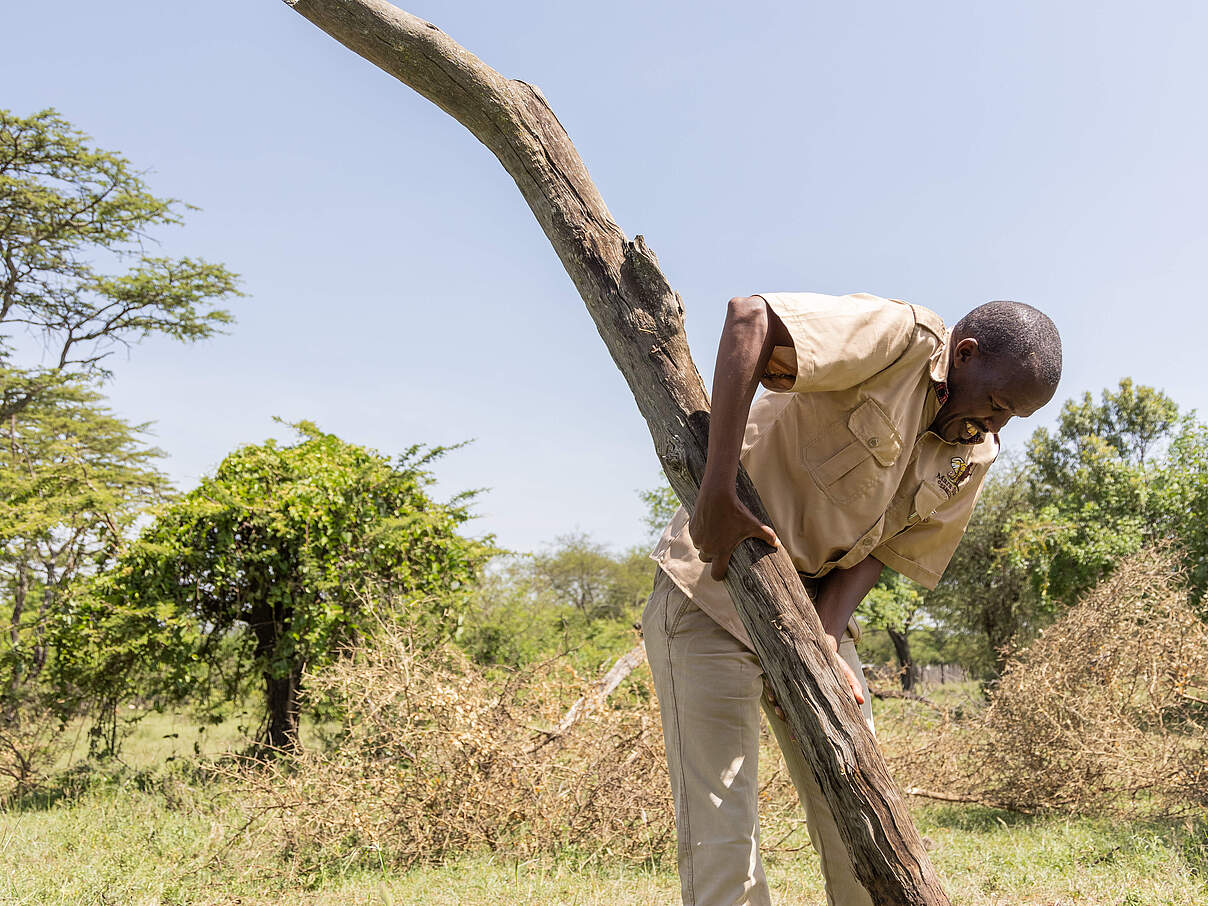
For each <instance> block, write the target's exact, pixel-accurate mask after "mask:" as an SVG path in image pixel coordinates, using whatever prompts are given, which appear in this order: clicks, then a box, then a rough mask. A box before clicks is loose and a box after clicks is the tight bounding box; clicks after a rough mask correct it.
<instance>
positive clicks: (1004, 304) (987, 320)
mask: <svg viewBox="0 0 1208 906" xmlns="http://www.w3.org/2000/svg"><path fill="white" fill-rule="evenodd" d="M952 333H953V334H954V335H955V336H956V337H957V338H960V339H963V338H965V337H972V338H973V339H975V340H977V347H978V349H980V350H981V351H982V352H984V353H986V354H987V355H990V356H999V355H1002V356H1006V357H1008V358H1011V359H1014V360H1015V361H1016V362H1018V363H1019V364H1020V365H1022V366H1023V367H1025V368H1028V369H1029V370H1030V371H1031V372H1032V373H1033V374H1035V375H1036V377H1037V378H1038V379H1039V380H1041V381H1043V382H1044V383H1045V384H1046V385H1047V386H1049V387H1056V386H1057V382H1058V381H1059V380H1061V335H1060V334H1059V333H1057V325H1056V324H1054V323H1053V320H1052V318H1050V317H1049V316H1048V315H1046V314H1045V313H1044V312H1042V311H1040V310H1039V309H1037V308H1033V307H1032V306H1031V305H1027V304H1025V303H1023V302H1011V301H1007V300H998V301H995V302H987V303H986V304H985V305H979V306H977V308H975V309H973V311H971V312H969V313H968V314H967V315H965V316H964V317H963V318H961V319H960V320H959V321H957V322H956V326H955V327H954V328H953V329H952Z"/></svg>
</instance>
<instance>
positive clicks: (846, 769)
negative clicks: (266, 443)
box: [284, 0, 948, 906]
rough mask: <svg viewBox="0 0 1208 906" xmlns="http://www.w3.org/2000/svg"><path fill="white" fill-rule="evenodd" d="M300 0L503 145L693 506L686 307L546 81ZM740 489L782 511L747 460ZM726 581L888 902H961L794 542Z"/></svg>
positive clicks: (749, 560) (697, 413)
mask: <svg viewBox="0 0 1208 906" xmlns="http://www.w3.org/2000/svg"><path fill="white" fill-rule="evenodd" d="M284 2H285V3H286V4H287V5H289V6H291V7H292V8H293V9H294V10H295V11H297V12H298V13H300V14H301V15H303V16H305V17H306V18H307V19H309V20H310V21H311V22H313V23H314V24H315V25H317V26H318V27H319V28H321V29H323V30H324V31H325V32H327V33H328V34H329V35H331V36H332V37H334V38H335V39H336V40H338V41H340V42H341V43H342V44H344V45H345V46H347V47H348V48H349V49H351V50H353V51H354V52H356V53H358V54H360V55H361V56H363V57H365V58H366V59H367V60H369V61H370V62H372V63H374V64H376V65H377V66H379V67H380V68H381V69H383V70H385V71H386V72H388V73H390V74H391V75H393V76H394V77H395V78H397V79H399V80H400V81H402V82H403V83H405V84H407V85H409V86H410V87H411V88H414V89H415V90H416V91H418V92H419V93H420V94H422V95H423V96H424V97H426V98H428V99H429V100H430V101H432V102H433V103H435V104H436V105H437V106H439V107H440V108H441V109H442V110H444V111H446V112H447V113H449V114H450V115H451V116H453V117H454V118H455V119H456V120H457V121H458V122H460V123H461V124H462V125H464V126H465V127H466V128H467V129H469V130H470V132H471V133H473V135H474V136H475V137H476V138H478V140H479V141H481V142H482V143H483V144H484V145H486V146H487V148H489V149H490V150H491V151H492V152H493V153H494V154H495V156H496V157H497V158H498V159H499V161H500V163H502V164H503V166H504V169H506V170H507V172H508V173H509V174H510V175H511V177H512V178H513V179H514V180H515V182H516V185H517V186H518V187H519V189H520V192H521V194H523V196H524V198H525V200H526V201H527V202H528V205H529V207H530V208H531V209H532V211H533V214H534V215H535V216H536V217H537V221H538V222H539V223H540V224H541V227H542V229H543V230H544V231H545V234H546V236H548V237H549V240H550V243H551V244H552V245H553V247H554V250H555V251H556V252H557V254H558V257H559V258H560V259H561V260H562V263H563V265H564V266H565V268H566V271H567V273H568V274H569V275H570V277H571V279H572V280H573V281H574V284H575V286H576V288H577V289H578V290H579V294H580V295H581V296H582V297H583V301H584V302H585V303H586V304H587V308H588V311H589V312H590V313H591V316H592V318H593V319H594V321H595V323H596V327H597V329H598V330H599V332H600V336H601V337H602V338H603V339H604V343H605V344H606V345H607V347H608V350H609V352H610V353H611V354H612V357H613V359H614V361H615V362H616V364H617V367H619V368H620V369H621V372H622V373H623V374H624V376H625V379H626V380H627V381H628V382H629V386H630V389H631V390H632V391H633V394H634V399H635V400H636V401H637V405H638V409H639V410H640V411H641V413H642V415H643V417H644V418H645V419H646V423H647V425H648V427H649V429H650V434H651V437H652V438H653V439H654V445H655V449H656V450H657V452H658V455H659V459H660V460H661V461H662V463H663V467H664V469H665V471H666V473H667V477H668V478H669V479H670V481H671V484H672V486H673V487H674V488H675V491H676V493H677V494H678V495H679V497H680V499H681V500H683V501H684V502H685V504H686V505H687V506H689V507H692V506H693V504H694V503H695V500H696V495H697V491H698V488H699V486H700V479H701V477H702V475H703V473H704V463H705V450H706V448H707V438H708V426H709V416H708V412H709V402H708V396H707V394H706V392H705V387H704V384H703V383H702V381H701V378H700V375H699V374H698V373H697V370H696V367H695V365H694V364H693V362H692V358H691V356H690V355H689V351H688V342H687V338H686V337H685V335H684V330H683V306H682V304H681V301H680V298H679V296H678V295H677V294H676V293H675V292H674V291H673V290H672V288H671V286H670V284H669V283H668V281H667V278H666V277H665V276H664V275H663V273H662V271H661V270H660V269H659V266H658V261H657V260H656V259H655V256H654V254H653V253H652V252H651V251H650V250H649V249H648V248H647V247H646V244H645V243H644V242H643V241H642V237H641V236H638V237H636V238H635V239H634V240H633V241H632V242H631V241H629V240H627V239H626V238H625V235H624V233H622V232H621V229H620V228H619V227H618V226H617V224H616V223H615V222H614V221H613V219H612V216H611V215H610V214H609V213H608V209H607V208H606V207H605V205H604V201H603V199H602V198H601V197H600V194H599V192H598V191H597V190H596V187H595V185H594V184H593V183H592V181H591V178H590V177H589V176H588V174H587V168H586V167H585V166H584V164H583V162H582V160H580V158H579V155H578V153H577V152H576V151H575V148H574V146H573V145H572V144H571V141H570V138H569V137H568V136H567V134H566V132H565V130H564V129H563V128H562V126H561V124H560V123H559V122H558V119H557V117H556V116H554V113H553V111H552V110H551V109H550V107H549V105H548V104H547V103H546V101H545V98H544V97H542V95H541V92H540V91H538V90H537V89H536V88H535V87H533V86H532V85H528V84H526V83H525V82H520V81H516V80H509V79H506V78H504V77H503V76H501V75H500V74H499V73H497V72H496V71H495V70H493V69H491V68H490V67H489V66H487V65H486V64H484V63H483V62H482V61H481V60H479V59H478V58H477V57H475V56H474V55H473V54H471V53H469V52H468V51H467V50H466V49H465V48H463V47H461V46H460V45H459V44H457V43H456V42H455V41H453V40H452V39H451V38H450V37H449V36H448V35H446V34H444V33H443V32H442V31H441V30H440V29H439V28H437V27H436V26H435V25H433V24H431V23H429V22H425V21H424V20H422V19H419V18H417V17H415V16H412V15H411V14H409V13H406V12H403V11H402V10H400V9H398V8H396V7H394V6H392V5H390V4H389V3H386V2H383V0H284ZM739 491H740V495H741V497H742V499H743V501H744V502H745V503H746V504H747V506H749V507H750V508H751V510H752V511H753V512H754V513H755V514H756V515H758V516H759V518H761V519H763V520H765V521H766V520H767V518H768V517H767V513H766V511H765V510H764V508H763V506H762V504H761V503H760V502H759V498H758V496H757V495H756V493H755V489H754V487H753V486H752V485H751V482H750V480H749V478H748V477H747V476H746V474H745V473H743V474H741V475H740V476H739ZM726 586H727V588H728V589H729V590H730V594H731V595H732V596H733V598H734V600H735V603H736V604H737V607H738V611H739V613H740V614H741V616H742V620H743V623H744V624H745V625H746V627H747V630H748V632H749V633H750V635H751V639H752V642H753V643H754V645H755V650H756V652H757V653H758V654H759V657H760V659H761V661H762V663H763V666H764V670H765V672H766V673H767V676H768V679H769V681H770V683H771V686H772V689H773V691H774V692H775V694H776V698H777V700H778V702H779V703H780V704H781V705H782V707H783V708H784V710H785V712H786V714H787V716H788V722H789V725H790V727H791V728H792V729H793V732H794V733H795V734H796V736H797V738H798V739H799V740H803V741H804V743H805V745H804V747H803V748H804V752H805V754H806V756H807V757H808V759H809V761H810V763H811V764H812V765H813V766H814V770H815V773H816V774H817V776H818V778H819V782H820V784H821V787H822V790H823V792H824V793H825V795H826V797H827V800H828V801H829V802H830V803H831V805H832V807H833V808H834V811H835V815H836V818H837V820H838V825H839V830H840V833H841V834H842V836H843V839H844V841H845V842H846V844H847V846H848V849H849V850H850V851H851V853H852V855H853V860H854V863H855V866H856V871H857V874H858V875H859V877H860V880H861V881H862V882H863V883H864V885H865V887H867V888H868V890H869V893H870V894H871V896H872V899H873V901H874V902H875V903H878V904H885V906H890V904H892V906H907V904H909V906H914V904H947V903H948V899H947V897H946V896H945V894H944V892H943V890H942V888H941V887H940V884H939V881H938V879H937V878H936V875H935V871H934V869H933V868H932V866H931V863H930V860H929V859H928V858H927V854H926V852H925V850H924V848H923V843H922V840H921V838H920V837H919V834H918V832H917V831H916V830H915V828H914V825H913V823H912V822H911V820H910V816H909V814H908V812H907V810H906V806H905V804H904V803H903V800H902V798H901V796H900V795H899V794H898V792H897V788H896V787H895V786H894V783H893V781H892V780H891V779H890V777H889V774H888V772H887V770H886V768H885V763H884V761H883V760H882V759H881V757H880V754H879V753H878V751H877V748H876V743H875V741H874V739H873V737H872V734H871V733H870V732H869V731H868V729H867V728H866V727H865V725H864V721H863V719H862V718H861V716H860V712H859V710H858V708H857V707H856V704H855V702H854V701H853V699H852V697H851V693H850V692H849V691H848V690H847V687H846V684H845V683H843V682H842V681H841V680H840V678H839V676H838V674H837V671H836V667H835V663H834V655H833V654H832V653H831V651H830V648H829V644H828V643H827V642H826V641H825V636H824V634H823V630H822V626H821V623H820V622H819V621H818V617H817V614H816V613H815V611H814V608H813V607H812V606H810V605H809V604H808V600H807V598H806V595H805V591H804V589H803V588H802V587H801V582H800V580H799V579H798V577H797V573H796V571H795V570H794V569H793V564H792V562H791V561H790V559H789V557H788V554H786V553H785V552H784V551H782V550H773V549H772V548H770V547H768V546H767V545H765V544H763V543H761V542H757V541H753V540H752V541H747V542H745V543H744V544H742V545H741V546H740V547H739V549H738V550H737V551H736V552H735V555H734V558H733V560H732V561H731V567H730V571H729V575H728V576H727V579H726Z"/></svg>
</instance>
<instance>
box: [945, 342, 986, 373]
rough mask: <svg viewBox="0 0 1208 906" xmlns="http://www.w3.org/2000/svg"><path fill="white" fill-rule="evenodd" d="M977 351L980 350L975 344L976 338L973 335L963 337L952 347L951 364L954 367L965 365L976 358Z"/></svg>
mask: <svg viewBox="0 0 1208 906" xmlns="http://www.w3.org/2000/svg"><path fill="white" fill-rule="evenodd" d="M979 352H981V350H980V348H979V347H978V345H977V340H975V339H973V337H965V338H964V339H963V340H961V341H960V342H959V343H957V344H956V345H955V346H953V347H952V364H953V366H954V367H956V368H959V367H961V366H962V365H967V364H969V362H970V361H972V360H973V359H975V358H977V356H978V353H979Z"/></svg>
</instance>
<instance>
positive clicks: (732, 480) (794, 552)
mask: <svg viewBox="0 0 1208 906" xmlns="http://www.w3.org/2000/svg"><path fill="white" fill-rule="evenodd" d="M1060 376H1061V340H1060V338H1059V336H1058V334H1057V329H1056V327H1054V325H1053V322H1052V321H1051V320H1049V318H1048V317H1047V316H1046V315H1044V314H1042V313H1041V312H1039V311H1037V310H1036V309H1034V308H1032V307H1031V306H1029V305H1024V304H1022V303H1019V302H990V303H987V304H986V305H982V306H979V307H978V308H975V309H974V310H973V311H971V312H969V314H967V315H965V317H963V318H961V319H960V320H959V321H958V322H957V323H956V326H955V327H953V328H952V330H951V331H949V330H947V329H946V328H945V327H944V323H943V321H941V320H940V318H939V317H938V316H937V315H936V314H935V313H933V312H931V311H928V310H927V309H925V308H922V307H920V306H917V305H910V304H907V303H905V302H899V301H897V300H892V299H881V298H878V297H876V296H870V295H865V294H859V295H851V296H824V295H818V294H813V293H767V294H763V295H757V296H751V297H749V298H738V299H731V300H730V305H729V310H728V312H727V315H726V323H725V327H724V328H723V330H722V336H721V342H720V344H719V347H718V351H717V367H716V371H715V374H714V379H713V411H712V416H711V422H710V429H709V449H708V458H707V460H706V464H705V475H704V479H703V481H702V482H701V489H700V496H699V498H698V500H697V505H696V512H695V513H694V514H693V516H692V518H691V520H689V518H688V515H687V513H686V511H685V510H684V509H682V508H681V509H680V511H679V512H678V513H677V514H676V515H675V517H674V518H673V519H672V520H671V524H670V525H668V526H667V529H666V530H665V531H664V533H663V537H662V539H661V540H660V541H659V544H658V546H657V547H656V548H655V551H654V553H653V555H652V556H653V557H654V559H655V560H657V561H658V564H659V567H660V569H659V571H658V574H657V577H656V579H655V583H654V591H653V593H652V594H651V597H650V601H649V603H648V604H647V606H646V610H645V612H644V613H643V615H642V628H643V631H644V634H645V639H646V651H647V655H648V657H649V660H650V669H651V671H652V673H653V674H654V681H655V689H656V691H657V693H658V699H659V707H660V710H661V712H662V718H663V737H664V741H665V742H666V748H667V766H668V768H669V771H670V775H671V786H672V793H673V795H674V799H675V822H676V831H677V835H678V839H679V847H678V861H679V872H680V883H681V888H682V892H683V901H684V904H685V906H742V904H749V906H768V904H769V903H770V899H769V895H768V886H767V882H766V881H765V879H764V874H763V866H762V864H761V861H760V856H759V825H758V816H757V794H758V784H757V779H756V761H757V758H758V751H759V707H760V704H761V702H762V705H763V708H764V710H765V712H766V713H767V716H768V722H769V723H770V725H771V727H772V730H773V732H774V733H775V735H776V739H777V741H778V742H779V744H780V748H781V750H782V751H783V752H784V756H785V760H786V762H787V763H788V768H789V772H790V774H791V775H792V778H793V783H794V784H795V785H796V787H797V792H798V795H799V796H800V798H801V803H802V805H803V806H804V807H805V811H806V819H807V825H808V827H809V833H810V839H811V840H812V841H813V844H814V848H815V850H816V851H817V852H818V854H819V856H820V858H821V860H822V873H823V876H824V878H825V880H826V889H827V899H828V902H829V903H830V904H831V906H870V904H871V902H872V901H871V899H870V898H869V896H868V893H867V891H865V890H864V888H863V886H862V885H861V884H860V882H859V881H858V880H857V878H856V875H855V872H854V870H853V868H852V864H851V861H850V859H849V857H848V854H847V849H846V847H845V846H844V844H843V841H842V839H841V838H840V836H839V831H838V828H837V827H836V825H835V821H834V818H833V817H832V815H831V812H830V807H829V806H828V804H827V802H826V800H825V798H824V797H823V795H822V792H821V790H820V789H819V787H818V784H817V781H816V780H815V779H814V775H813V772H812V769H811V768H810V766H809V764H808V763H807V762H806V761H805V760H804V759H803V758H802V757H801V755H800V752H799V751H798V748H797V745H796V744H795V743H794V742H792V741H791V740H790V738H789V730H788V726H787V724H785V722H784V720H783V712H780V713H778V711H779V709H778V708H777V707H776V703H775V702H774V701H773V700H771V699H770V697H769V696H768V695H767V694H766V693H765V690H764V683H763V671H762V668H761V667H760V664H759V659H758V658H757V657H756V655H755V652H754V650H753V649H752V646H751V642H750V639H749V638H748V636H747V632H746V629H745V628H744V627H743V625H742V622H741V620H740V619H739V617H738V612H737V610H736V609H735V607H734V603H733V602H732V601H731V600H730V595H729V593H728V592H727V591H726V589H725V586H724V585H722V584H721V582H720V580H721V579H722V577H723V576H724V575H725V573H726V569H727V566H728V564H729V560H730V555H731V553H732V552H733V550H734V548H735V546H736V545H737V544H738V543H739V542H741V541H742V540H743V539H745V538H750V537H756V538H762V539H763V540H764V541H767V542H768V543H770V544H774V545H783V546H784V547H785V548H786V549H787V551H788V553H789V555H790V556H791V557H792V560H793V564H794V566H795V567H796V568H797V570H798V572H799V574H800V575H801V579H802V582H803V583H804V584H805V588H806V591H807V592H808V593H809V596H810V599H811V600H812V601H813V603H814V606H815V607H816V608H817V610H818V616H819V617H820V618H821V621H822V626H823V628H824V629H825V630H826V634H827V635H828V636H829V638H830V641H831V646H832V648H833V649H834V651H835V652H836V665H837V666H838V667H839V669H840V670H841V671H842V672H843V674H844V675H845V676H846V678H847V681H848V684H849V685H850V686H851V689H852V693H853V695H854V696H855V698H856V701H857V702H859V703H860V706H861V710H862V712H863V714H864V718H865V720H866V721H867V722H868V724H869V727H870V728H871V727H872V710H871V708H870V706H869V701H868V699H869V694H868V687H867V684H866V683H865V681H864V676H863V673H862V671H861V670H860V661H859V657H858V656H857V654H856V648H855V643H856V641H857V640H858V639H859V636H860V630H859V627H858V626H857V625H856V623H855V620H854V619H853V618H852V614H853V612H854V611H855V609H856V606H857V605H858V604H859V603H860V601H861V600H862V599H863V598H864V596H865V595H866V594H867V593H868V591H869V590H870V589H871V588H872V587H873V585H874V584H876V581H877V579H878V577H879V576H880V574H881V570H882V568H883V567H884V566H888V567H890V568H891V569H895V570H897V571H898V572H899V573H901V574H902V575H904V576H907V577H909V578H911V579H914V580H915V581H916V582H919V583H920V584H922V585H924V586H926V587H927V588H934V587H935V585H936V583H937V582H938V581H939V578H940V576H941V574H942V573H943V571H944V569H945V567H946V566H947V565H948V561H949V559H951V557H952V553H953V551H954V550H955V548H956V545H957V542H958V541H960V538H961V535H962V534H963V533H964V530H965V526H966V524H967V523H968V521H969V516H970V514H971V512H972V510H973V504H974V501H976V499H977V495H978V493H979V492H980V490H981V487H982V483H983V482H984V481H985V478H986V471H987V469H988V468H989V466H990V464H991V463H992V462H993V461H994V458H995V456H996V455H997V454H998V438H997V433H998V431H999V430H1000V429H1001V428H1002V427H1003V425H1005V424H1006V423H1007V422H1008V421H1010V420H1011V419H1012V418H1013V417H1014V416H1017V415H1018V416H1021V417H1026V416H1029V415H1032V414H1033V413H1034V412H1036V410H1037V409H1039V408H1041V407H1042V406H1044V405H1045V404H1046V403H1047V402H1048V401H1049V400H1050V399H1051V398H1052V396H1053V393H1054V391H1055V389H1056V386H1057V381H1058V379H1059V378H1060ZM760 383H762V384H763V385H764V387H766V388H767V389H768V390H769V391H771V392H768V393H765V394H763V395H762V396H761V397H760V398H759V399H758V400H756V401H755V402H754V404H752V398H753V396H754V394H755V389H756V385H757V384H760ZM739 462H741V463H742V464H743V465H744V466H745V467H746V469H747V471H748V472H749V473H750V476H751V478H752V480H753V481H754V482H755V486H756V488H757V489H758V491H759V496H760V498H761V499H762V500H763V503H764V506H765V507H766V508H767V511H768V513H769V515H770V516H771V522H772V525H764V524H761V523H760V522H759V520H757V519H755V517H754V516H753V515H752V514H751V512H750V511H749V510H748V509H747V508H746V507H745V506H743V505H742V503H741V502H739V500H738V495H737V491H736V479H737V474H738V464H739ZM773 526H774V528H773Z"/></svg>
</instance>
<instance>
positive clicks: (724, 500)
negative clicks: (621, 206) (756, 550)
mask: <svg viewBox="0 0 1208 906" xmlns="http://www.w3.org/2000/svg"><path fill="white" fill-rule="evenodd" d="M688 532H689V534H691V535H692V541H693V542H694V543H695V545H696V553H697V556H698V557H700V559H701V560H703V561H704V562H705V563H709V564H711V565H710V569H709V575H710V576H712V577H713V578H714V579H715V580H716V581H718V582H720V581H721V580H722V579H723V578H724V577H725V575H726V570H728V569H729V567H730V557H731V556H732V555H733V553H734V548H736V547H738V545H739V543H741V542H742V541H743V540H745V539H747V538H758V539H760V540H761V541H764V542H766V543H768V544H770V545H771V546H772V547H780V539H779V538H777V537H776V533H775V532H774V531H773V530H772V527H771V526H770V525H764V524H763V523H761V522H760V521H759V520H758V519H756V518H755V516H754V514H752V513H751V511H750V510H748V509H747V508H746V507H745V506H744V505H743V503H742V501H741V500H739V499H738V494H737V492H736V491H734V490H733V489H731V490H728V491H727V490H725V489H721V490H718V489H714V488H711V487H709V486H708V485H707V484H702V485H701V489H700V495H699V496H698V497H697V498H696V509H695V510H694V511H693V513H692V519H691V521H689V523H688Z"/></svg>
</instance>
